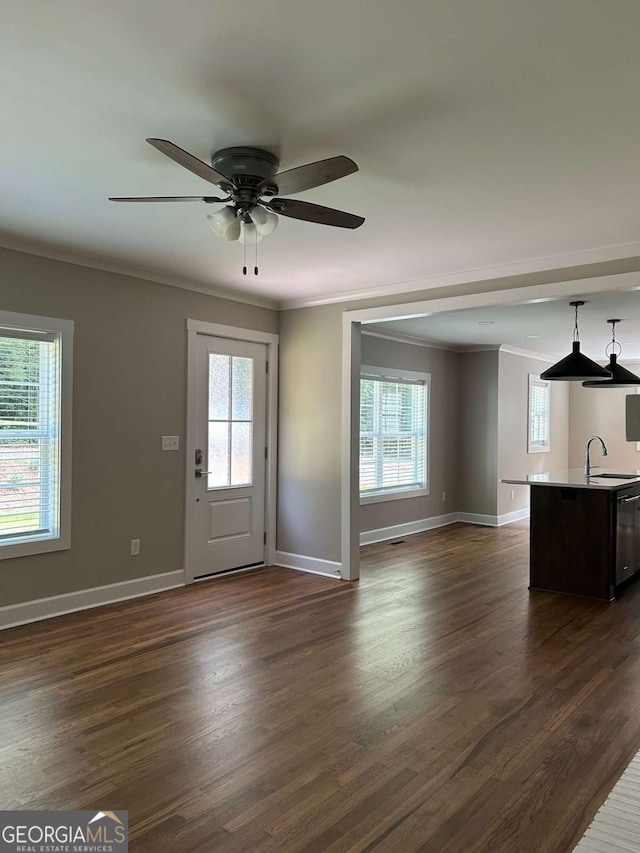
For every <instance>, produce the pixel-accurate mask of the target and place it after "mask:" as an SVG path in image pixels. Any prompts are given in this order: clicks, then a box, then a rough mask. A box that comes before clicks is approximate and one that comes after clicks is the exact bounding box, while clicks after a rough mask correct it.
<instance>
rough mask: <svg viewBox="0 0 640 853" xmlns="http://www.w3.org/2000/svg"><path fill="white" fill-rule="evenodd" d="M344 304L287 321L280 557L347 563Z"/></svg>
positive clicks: (283, 325) (283, 327)
mask: <svg viewBox="0 0 640 853" xmlns="http://www.w3.org/2000/svg"><path fill="white" fill-rule="evenodd" d="M341 313H342V309H341V307H340V306H336V305H328V306H326V307H321V308H302V309H299V310H297V311H286V312H284V313H282V314H281V315H280V374H279V376H280V391H279V411H280V417H279V434H278V444H279V450H278V539H277V547H278V550H280V551H285V552H287V553H290V554H302V555H304V556H308V557H319V558H320V559H323V560H333V561H335V562H339V561H340V558H341V557H340V524H341V521H340V517H341V506H340V500H341V493H340V472H341V459H340V454H341V442H342V433H341V412H342V323H341V320H340V316H341Z"/></svg>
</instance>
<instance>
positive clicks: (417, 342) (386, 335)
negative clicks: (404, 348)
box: [361, 326, 460, 352]
mask: <svg viewBox="0 0 640 853" xmlns="http://www.w3.org/2000/svg"><path fill="white" fill-rule="evenodd" d="M361 334H363V335H366V336H367V337H369V338H383V339H384V340H387V341H397V343H400V344H410V345H411V346H414V347H428V348H429V349H441V350H445V351H447V352H459V351H460V350H459V347H457V346H454V345H452V344H444V343H441V342H440V341H431V340H428V339H427V338H418V337H415V336H414V335H403V334H401V333H400V332H384V331H381V330H380V329H372V330H371V331H370V330H369V329H367V327H366V326H363V327H362V330H361Z"/></svg>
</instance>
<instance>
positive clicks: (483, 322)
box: [478, 320, 493, 326]
mask: <svg viewBox="0 0 640 853" xmlns="http://www.w3.org/2000/svg"><path fill="white" fill-rule="evenodd" d="M478 325H479V326H493V320H480V321H479V322H478Z"/></svg>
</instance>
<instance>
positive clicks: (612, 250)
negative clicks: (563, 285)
mask: <svg viewBox="0 0 640 853" xmlns="http://www.w3.org/2000/svg"><path fill="white" fill-rule="evenodd" d="M639 256H640V243H630V244H628V245H623V246H607V247H603V248H599V249H589V250H587V251H584V252H576V253H573V254H566V255H550V256H548V257H544V258H531V259H529V260H525V261H517V262H514V263H510V264H501V265H499V266H495V267H478V268H475V269H470V270H461V271H459V272H454V273H447V274H444V275H435V276H428V277H427V278H421V279H413V280H409V281H397V282H393V283H389V284H383V285H376V286H373V287H365V288H361V289H358V290H344V291H338V292H337V293H332V294H327V295H326V296H308V297H305V296H303V297H300V298H299V299H284V300H282V301H280V302H278V309H279V310H280V311H290V310H293V309H295V308H312V307H314V306H317V305H332V304H334V303H339V302H358V301H361V300H363V299H374V298H377V297H382V296H398V297H400V296H402V295H404V294H407V293H413V292H415V291H420V290H433V289H435V288H438V287H450V286H452V285H455V284H471V283H477V282H482V281H492V280H496V281H497V282H498V281H499V280H500V279H503V278H509V277H511V276H518V275H527V274H531V273H544V272H548V271H549V270H566V269H571V268H572V267H580V266H585V265H589V264H598V263H606V262H607V261H625V260H630V259H633V258H638V257H639ZM639 268H640V267H639ZM626 271H627V272H628V270H626ZM610 274H611V273H608V272H605V271H603V272H602V275H610ZM581 277H582V276H581Z"/></svg>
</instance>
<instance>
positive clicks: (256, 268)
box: [253, 231, 258, 275]
mask: <svg viewBox="0 0 640 853" xmlns="http://www.w3.org/2000/svg"><path fill="white" fill-rule="evenodd" d="M255 245H256V261H255V264H256V265H255V266H254V268H253V274H254V275H258V232H257V231H256V244H255Z"/></svg>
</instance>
